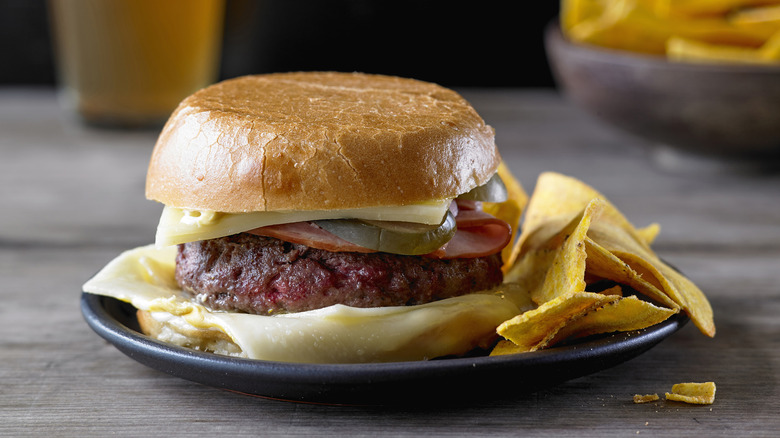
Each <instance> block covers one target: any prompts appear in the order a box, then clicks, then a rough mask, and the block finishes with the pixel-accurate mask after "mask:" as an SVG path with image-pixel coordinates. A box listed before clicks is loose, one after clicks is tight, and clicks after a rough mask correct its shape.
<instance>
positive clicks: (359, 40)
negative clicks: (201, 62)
mask: <svg viewBox="0 0 780 438" xmlns="http://www.w3.org/2000/svg"><path fill="white" fill-rule="evenodd" d="M55 1H56V0H55ZM163 1H164V0H163ZM46 5H47V3H46V0H0V85H8V84H26V85H31V84H35V85H42V84H52V85H53V84H54V81H55V72H54V64H53V59H52V47H51V36H50V34H49V27H48V16H47V6H46ZM557 13H558V1H557V0H540V1H494V0H486V1H471V2H458V1H452V0H449V1H446V0H428V1H426V0H417V1H410V0H394V1H387V0H258V1H253V0H228V3H227V11H226V18H225V20H226V21H225V36H224V47H223V53H222V68H221V77H222V78H228V77H235V76H239V75H243V74H250V73H268V72H278V71H293V70H338V71H363V72H368V73H383V74H393V75H399V76H407V77H414V78H417V79H422V80H428V81H433V82H437V83H440V84H442V85H445V86H449V87H459V86H461V87H463V86H474V87H498V86H501V87H548V86H552V85H553V82H552V78H551V75H550V72H549V69H548V66H547V60H546V58H545V55H544V49H543V45H542V33H543V29H544V27H545V25H546V24H547V23H548V22H549V21H550V20H552V19H553V18H554V17H555V16H556V15H557Z"/></svg>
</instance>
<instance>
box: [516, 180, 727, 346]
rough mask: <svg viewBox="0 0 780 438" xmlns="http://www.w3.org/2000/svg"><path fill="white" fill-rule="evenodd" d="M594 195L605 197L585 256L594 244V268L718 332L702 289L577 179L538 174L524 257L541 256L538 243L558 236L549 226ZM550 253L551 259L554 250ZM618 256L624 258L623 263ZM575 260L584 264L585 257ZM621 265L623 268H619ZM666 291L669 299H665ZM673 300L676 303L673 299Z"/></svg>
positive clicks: (582, 206) (528, 213) (573, 212)
mask: <svg viewBox="0 0 780 438" xmlns="http://www.w3.org/2000/svg"><path fill="white" fill-rule="evenodd" d="M594 199H601V201H600V203H599V205H600V207H599V208H600V212H599V214H598V218H597V219H593V220H591V223H590V224H589V226H588V229H587V237H588V238H590V240H591V243H590V244H589V243H588V241H587V240H585V245H586V248H585V251H586V260H587V256H588V254H587V249H588V248H587V246H588V245H590V247H591V254H590V256H591V257H592V259H591V268H590V269H589V271H590V272H591V273H594V272H597V273H598V274H599V275H602V276H604V278H610V274H609V272H614V274H613V278H611V279H614V280H615V281H619V282H620V281H627V282H628V284H629V285H630V286H631V287H634V288H635V289H637V290H638V291H640V292H642V293H643V294H646V295H648V296H649V297H651V298H652V299H654V300H656V301H658V302H659V303H660V304H663V305H669V306H670V307H672V308H673V309H674V308H676V307H677V306H679V307H680V308H682V309H683V310H684V311H685V312H686V313H687V314H688V315H689V316H690V318H691V320H692V321H693V322H694V324H695V325H696V326H697V327H698V328H699V329H700V330H701V331H702V333H704V334H706V335H708V336H714V334H715V325H714V322H713V315H712V308H711V307H710V304H709V302H708V301H707V298H706V297H705V296H704V294H703V293H702V292H701V290H699V288H698V287H696V285H694V284H693V282H691V281H690V280H688V279H687V278H685V277H684V276H683V275H682V274H680V273H679V272H678V271H676V270H675V269H673V268H671V267H670V266H669V265H667V264H666V263H664V262H663V261H661V260H660V259H659V258H658V256H657V255H655V253H654V252H653V251H652V250H651V249H650V247H649V245H648V244H647V241H646V239H644V238H643V237H642V235H640V234H639V232H638V231H637V230H636V229H635V228H634V226H633V225H631V223H630V222H629V221H628V220H627V219H626V218H625V217H624V216H623V214H622V213H620V211H619V210H618V209H617V208H616V207H615V206H614V205H612V204H611V203H609V202H608V201H607V200H606V198H605V197H604V196H603V195H601V194H600V193H599V192H597V191H595V190H594V189H592V188H591V187H589V186H588V185H586V184H585V183H583V182H581V181H579V180H577V179H575V178H571V177H568V176H564V175H561V174H557V173H551V172H548V173H544V174H542V175H541V176H540V177H539V179H538V181H537V185H536V187H535V189H534V192H533V195H532V196H531V199H530V201H529V203H528V209H527V211H526V223H525V225H524V228H523V232H522V234H521V236H520V239H519V240H520V241H521V244H522V245H523V247H521V248H520V250H519V253H520V254H521V257H524V258H527V257H526V256H525V255H524V254H530V251H536V253H535V254H533V255H534V256H536V255H537V254H538V252H539V249H538V248H542V249H545V248H544V246H543V244H540V243H539V242H541V241H543V240H544V238H548V236H553V237H554V236H555V234H553V233H552V232H551V231H550V228H551V227H553V226H551V225H550V224H554V227H558V226H559V224H560V223H565V222H564V221H565V220H566V219H567V218H568V221H571V220H572V218H576V217H577V216H578V215H581V214H583V213H582V212H583V211H584V209H585V208H586V207H588V206H589V205H590V204H591V201H593V200H594ZM554 227H553V229H554ZM559 229H560V228H559ZM580 231H581V230H580ZM540 236H541V237H540ZM575 237H576V238H577V239H579V238H581V237H582V236H581V235H580V234H576V235H575ZM550 239H551V237H550ZM543 254H544V252H543ZM573 254H577V252H576V251H575V252H573ZM609 254H612V255H611V256H610V255H609ZM613 256H614V257H613ZM547 257H548V258H549V254H548V255H547ZM577 257H579V256H577ZM615 258H617V259H619V260H620V261H622V262H623V263H621V264H618V263H617V262H616V260H615ZM521 261H522V260H521ZM572 263H580V259H576V260H575V261H574V262H572ZM607 268H609V269H610V270H611V271H609V270H608V269H607ZM616 268H620V269H617V270H616ZM627 268H630V270H629V269H627ZM631 270H633V273H632V272H631ZM510 273H511V274H512V275H513V276H514V277H522V274H519V273H517V272H515V271H514V269H513V270H511V271H510ZM566 275H568V276H569V278H564V279H563V281H564V282H566V283H567V284H572V281H571V276H573V275H575V274H573V273H572V272H569V273H567V274H566ZM577 275H579V274H577ZM532 286H533V285H532ZM653 288H654V289H653ZM663 295H666V296H667V297H668V298H669V299H664V298H663V297H662V296H663ZM532 296H534V300H535V301H536V300H537V298H538V297H547V296H548V294H547V293H546V292H543V291H542V292H535V293H532ZM669 300H671V301H672V302H673V303H675V304H674V305H673V304H671V303H669ZM537 302H539V303H540V302H542V301H537Z"/></svg>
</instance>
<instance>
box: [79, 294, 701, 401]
mask: <svg viewBox="0 0 780 438" xmlns="http://www.w3.org/2000/svg"><path fill="white" fill-rule="evenodd" d="M111 300H113V302H112V301H111ZM108 303H110V304H113V305H114V306H115V307H116V306H126V307H127V308H130V309H131V308H132V305H131V304H129V303H126V302H123V301H120V300H118V299H116V298H113V297H108V296H103V295H97V294H92V293H88V292H82V295H81V311H82V315H83V317H84V319H85V320H86V322H87V324H88V325H89V326H90V328H92V330H93V331H95V332H96V333H97V334H98V335H99V336H100V337H102V338H103V339H105V340H106V341H108V342H109V343H111V344H113V346H114V347H116V348H117V349H119V350H120V351H122V352H123V353H124V354H126V355H128V356H130V357H131V358H133V359H135V360H136V361H138V362H140V363H142V364H144V365H146V366H149V367H151V368H155V369H158V370H160V371H163V372H167V373H168V374H172V375H174V376H177V377H180V378H184V379H186V380H191V381H195V382H198V383H202V384H206V385H209V386H215V387H220V388H222V389H227V390H231V391H234V392H242V393H246V394H249V395H256V396H260V397H266V398H274V399H283V400H289V401H303V402H315V403H317V402H321V401H323V402H326V403H333V402H334V400H338V399H339V398H343V399H344V400H345V401H346V402H348V404H352V403H356V404H366V403H364V402H366V401H371V400H372V399H376V398H377V396H380V394H368V393H363V392H370V391H361V390H360V389H359V388H358V389H356V388H353V389H351V390H350V391H346V392H347V393H343V394H339V393H340V392H344V391H340V390H339V389H338V388H339V387H340V386H349V385H352V386H356V385H357V386H360V385H376V384H378V383H382V384H385V385H390V384H394V383H398V384H405V383H407V382H409V381H412V380H413V381H419V382H425V381H428V380H431V381H437V380H441V379H442V377H444V376H451V375H457V376H466V377H468V376H472V377H480V376H481V377H482V378H484V377H485V376H483V374H486V373H492V372H494V371H499V372H505V371H506V370H508V369H515V368H523V367H528V368H531V369H543V367H547V366H554V365H565V364H567V363H571V362H580V361H593V360H598V359H600V358H607V360H606V362H607V364H606V365H605V366H603V367H598V369H595V370H592V371H586V372H583V373H574V375H572V376H568V377H564V378H563V379H562V380H561V381H560V382H550V383H551V385H549V386H552V385H553V384H557V383H561V382H562V381H566V380H571V379H573V378H577V377H582V376H584V375H587V374H591V373H593V372H597V371H600V370H603V369H607V368H610V367H612V366H615V365H617V364H619V363H622V362H625V361H627V360H630V359H632V358H634V357H636V356H639V355H641V354H642V353H644V352H645V351H647V350H649V349H650V348H652V347H654V346H655V345H657V344H658V343H660V342H661V341H663V340H664V339H666V338H667V337H669V336H671V335H672V334H674V333H675V332H677V331H678V330H680V329H681V328H682V327H683V326H685V325H686V324H687V322H688V321H689V319H688V317H687V316H686V315H685V314H684V313H682V312H680V313H677V314H676V315H672V316H671V317H670V318H669V319H667V320H665V321H663V322H661V323H659V324H656V325H654V326H651V327H648V328H645V329H641V330H635V331H630V332H620V333H613V334H608V335H604V336H601V337H598V338H595V339H591V340H585V341H582V342H577V343H573V344H569V345H564V346H557V347H552V348H549V349H544V350H539V351H535V352H530V353H522V354H515V355H505V356H473V357H472V356H470V357H457V358H444V359H435V360H428V361H406V362H379V363H346V364H317V363H295V362H277V361H268V360H260V359H248V358H240V357H231V356H224V355H219V354H214V353H208V352H203V351H197V350H192V349H188V348H186V347H179V346H176V345H172V344H168V343H165V342H162V341H158V340H156V339H153V338H151V337H149V336H147V335H144V334H143V333H141V332H139V331H137V330H135V329H134V328H131V327H128V326H127V325H126V324H125V323H124V322H122V321H120V320H119V319H117V317H116V316H115V315H114V314H112V312H111V311H110V310H109V309H107V304H108ZM623 356H625V357H623ZM615 357H617V359H615ZM172 365H178V366H172ZM218 375H223V376H236V377H238V376H244V377H248V378H254V379H260V381H256V382H250V383H255V384H257V383H262V380H263V379H273V380H274V382H273V383H274V385H272V386H274V387H278V388H276V389H273V388H271V389H269V391H267V392H265V393H263V392H264V391H257V390H251V389H250V390H248V391H247V390H242V389H246V388H241V387H240V385H238V387H237V385H236V384H235V382H226V381H225V380H230V379H227V378H226V379H219V378H217V376H218ZM488 378H489V377H488ZM285 384H289V385H290V386H291V388H292V389H291V391H290V392H289V393H285V391H281V388H282V387H283V386H284V385H285ZM432 384H433V383H432ZM309 386H311V388H308V387H309ZM327 386H331V387H330V388H329V389H326V390H323V388H325V387H327ZM543 386H548V385H543ZM280 391H281V392H282V393H280ZM339 395H341V397H339Z"/></svg>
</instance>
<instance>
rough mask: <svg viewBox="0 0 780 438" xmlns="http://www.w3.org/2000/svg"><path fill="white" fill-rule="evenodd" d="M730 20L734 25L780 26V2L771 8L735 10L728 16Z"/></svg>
mask: <svg viewBox="0 0 780 438" xmlns="http://www.w3.org/2000/svg"><path fill="white" fill-rule="evenodd" d="M728 20H729V21H730V22H732V23H734V24H749V23H772V24H780V1H778V2H776V3H775V4H774V5H770V6H758V7H751V8H740V9H735V10H733V11H731V12H730V13H729V14H728Z"/></svg>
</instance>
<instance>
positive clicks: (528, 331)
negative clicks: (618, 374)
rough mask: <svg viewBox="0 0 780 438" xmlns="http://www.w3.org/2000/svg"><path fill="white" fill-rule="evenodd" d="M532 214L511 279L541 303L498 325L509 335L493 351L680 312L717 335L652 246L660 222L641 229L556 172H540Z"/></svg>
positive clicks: (527, 347) (707, 311) (705, 306)
mask: <svg viewBox="0 0 780 438" xmlns="http://www.w3.org/2000/svg"><path fill="white" fill-rule="evenodd" d="M525 215H526V216H525V221H524V224H523V229H522V232H521V235H520V237H519V238H518V240H517V244H516V246H515V248H513V254H514V255H515V256H516V257H517V261H516V262H515V263H514V265H512V266H511V268H510V269H509V270H508V272H507V275H506V281H507V282H512V283H513V284H515V285H517V287H519V288H521V289H524V290H526V291H527V293H528V294H529V296H530V297H531V299H532V300H533V302H534V303H535V304H536V305H537V306H538V307H537V308H535V309H531V310H528V311H526V312H524V313H522V314H520V315H517V316H515V317H514V318H512V319H510V320H508V321H505V322H504V323H503V324H501V325H500V326H499V327H498V329H497V332H498V334H499V335H501V336H502V337H503V338H504V340H503V341H502V342H500V343H499V344H498V345H497V346H496V348H495V349H494V350H493V352H492V354H494V355H500V354H511V353H518V352H524V351H535V350H538V349H541V348H547V347H549V346H552V345H555V344H556V343H559V342H562V341H565V340H567V339H574V338H580V337H584V336H590V335H595V334H600V333H610V332H618V331H632V330H638V329H643V328H646V327H650V326H652V325H655V324H658V323H660V322H662V321H664V320H666V319H668V318H669V317H670V316H672V315H674V314H676V313H677V312H679V311H681V310H682V311H684V312H686V313H687V314H688V315H689V317H690V318H691V319H692V321H693V322H694V324H695V325H696V326H697V327H698V328H699V329H700V330H701V331H702V332H703V333H704V334H706V335H708V336H713V335H714V334H715V325H714V323H713V319H712V309H711V307H710V305H709V302H708V301H707V299H706V297H705V296H704V294H703V293H702V292H701V291H700V290H699V289H698V287H696V285H694V284H693V282H691V281H690V280H689V279H687V278H686V277H685V276H683V275H682V274H680V273H679V272H678V271H677V270H676V269H674V268H672V267H671V266H669V265H667V264H666V263H665V262H664V261H662V260H661V259H660V258H658V256H657V255H656V254H655V253H654V252H653V251H652V249H651V248H650V243H652V241H653V240H654V239H655V237H656V235H657V234H658V230H659V227H658V226H657V225H651V226H649V227H647V228H643V229H639V230H638V229H636V228H635V227H634V226H633V225H632V224H631V223H630V222H629V221H628V220H627V219H626V218H625V216H624V215H623V214H622V213H621V212H620V211H619V210H618V209H617V208H616V207H615V206H614V205H613V204H611V203H610V202H609V201H608V200H607V199H606V198H605V197H604V196H603V195H602V194H600V193H598V192H597V191H595V190H594V189H593V188H591V187H590V186H588V185H586V184H585V183H583V182H581V181H579V180H577V179H575V178H571V177H568V176H565V175H561V174H558V173H552V172H547V173H543V174H542V175H540V177H539V180H538V181H537V184H536V187H535V189H534V192H533V194H532V196H531V198H530V200H529V202H528V207H527V209H526V212H525ZM597 284H602V285H603V284H607V287H606V288H601V289H596V286H595V285H597ZM610 285H611V286H610ZM604 289H606V290H604ZM598 290H600V292H598Z"/></svg>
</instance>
